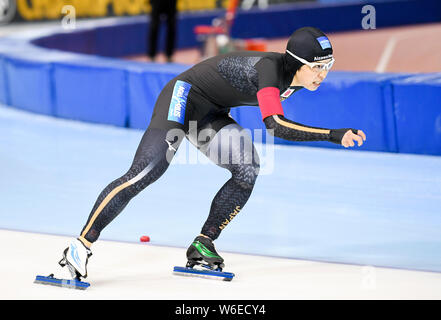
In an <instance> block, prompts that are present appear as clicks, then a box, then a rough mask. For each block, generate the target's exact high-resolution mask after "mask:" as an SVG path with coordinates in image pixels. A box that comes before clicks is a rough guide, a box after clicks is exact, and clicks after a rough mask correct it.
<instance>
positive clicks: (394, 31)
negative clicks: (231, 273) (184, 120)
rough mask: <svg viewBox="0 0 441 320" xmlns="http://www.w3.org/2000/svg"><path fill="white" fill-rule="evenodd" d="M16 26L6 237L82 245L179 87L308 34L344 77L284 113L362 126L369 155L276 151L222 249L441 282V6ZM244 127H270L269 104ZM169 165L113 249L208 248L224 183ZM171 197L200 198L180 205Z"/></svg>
mask: <svg viewBox="0 0 441 320" xmlns="http://www.w3.org/2000/svg"><path fill="white" fill-rule="evenodd" d="M0 23H1V25H0V104H1V105H2V106H1V108H0V177H1V179H0V180H1V181H0V194H1V195H2V196H1V197H2V199H3V200H4V201H3V206H2V208H1V209H0V228H4V229H14V230H26V231H36V232H46V233H55V234H63V235H76V234H77V233H78V232H79V231H80V230H81V228H82V226H83V223H84V222H85V221H86V219H87V217H88V214H89V210H90V209H91V206H92V204H93V203H94V201H95V199H96V196H97V195H98V193H99V192H100V191H101V190H102V188H103V187H104V186H105V185H107V183H109V182H110V181H112V180H113V179H115V178H116V177H118V176H119V175H120V174H122V172H123V171H124V170H126V169H127V168H128V166H129V163H130V161H131V159H132V156H133V154H134V150H135V149H136V146H137V144H138V142H139V139H140V137H141V135H142V133H143V130H145V129H146V128H147V126H148V124H149V120H150V117H151V114H152V110H153V107H154V104H155V101H156V98H157V97H158V95H159V93H160V91H161V89H162V88H163V87H164V86H165V84H166V83H167V82H168V81H169V80H171V79H172V78H174V77H175V76H176V75H178V74H179V73H181V72H183V71H184V70H187V69H188V68H190V67H191V66H192V65H193V64H195V63H197V62H199V61H201V60H203V59H206V58H207V57H210V56H213V55H216V54H220V53H225V52H231V51H237V50H257V51H275V52H284V50H285V45H286V41H287V39H288V37H289V36H290V34H291V33H292V32H293V31H294V30H296V29H297V28H300V27H304V26H314V27H318V28H320V29H322V30H323V31H324V32H325V33H327V35H328V36H329V39H330V41H331V43H332V45H333V49H334V56H335V59H336V63H335V65H334V67H333V69H332V70H331V72H330V73H329V75H328V78H327V79H326V81H325V82H324V83H323V84H322V86H321V87H320V89H319V90H318V91H316V92H308V91H307V90H302V91H301V92H299V93H296V94H295V95H294V96H293V97H292V98H290V99H287V100H285V101H283V102H282V104H283V106H284V110H285V116H286V117H287V118H289V119H292V120H294V121H296V122H300V123H303V124H306V125H309V126H316V127H325V128H347V127H352V128H357V129H362V130H363V131H364V132H365V133H366V134H367V141H366V142H365V143H364V144H363V146H362V147H360V148H357V147H356V148H353V149H350V150H349V149H348V150H345V149H344V148H342V147H341V146H337V145H334V144H331V143H327V142H288V141H283V140H281V139H277V138H276V139H275V144H276V147H277V148H276V152H275V154H276V158H275V160H274V172H273V174H269V175H267V176H264V177H262V178H260V179H261V181H260V182H259V183H258V186H257V187H256V190H255V191H254V196H253V197H252V198H251V200H250V201H249V204H247V207H246V208H245V209H244V210H243V211H242V212H241V214H240V215H238V217H236V218H235V222H234V223H232V224H231V225H229V226H228V229H226V230H225V231H224V233H225V235H224V234H223V237H222V238H221V239H219V245H218V246H220V247H221V248H222V249H224V250H230V251H235V252H244V253H257V254H264V255H272V256H281V257H288V258H302V259H312V260H322V261H333V262H343V263H356V264H370V265H380V266H391V267H398V268H411V269H419V270H430V271H437V272H439V271H441V250H440V249H441V246H440V245H441V235H440V231H439V230H441V216H440V214H439V213H440V212H439V208H440V207H441V206H440V205H441V158H440V157H439V156H440V155H441V104H440V102H439V98H440V97H441V55H440V54H439V52H440V50H441V42H440V41H439V37H440V36H441V2H440V1H438V0H372V1H357V0H311V1H293V0H291V1H288V0H266V1H264V0H254V1H252V0H243V1H235V0H177V1H165V0H161V1H152V2H150V1H149V0H70V1H69V0H52V1H51V0H0ZM169 31H170V32H169ZM231 116H232V117H234V118H235V119H236V120H237V121H238V122H239V124H241V125H242V126H243V127H245V128H248V129H250V130H254V129H262V130H264V125H263V123H262V121H261V117H260V112H259V110H258V108H255V107H240V108H234V109H232V110H231ZM263 142H264V143H265V142H266V136H264V140H263ZM181 148H182V147H181ZM180 150H181V149H180ZM171 167H172V168H170V169H169V171H170V172H167V177H166V178H163V179H161V180H160V181H158V182H157V183H155V184H154V185H152V186H151V187H149V188H150V189H149V190H147V191H146V192H145V193H143V195H141V196H139V197H137V199H136V201H134V202H133V203H131V204H130V206H128V207H127V209H126V210H127V211H129V212H130V213H127V214H126V213H123V214H121V215H120V216H119V217H118V219H117V221H116V222H115V223H113V224H111V225H110V226H109V227H108V228H106V230H105V232H103V235H102V236H103V238H104V239H112V240H122V241H138V235H141V234H144V233H145V232H146V230H148V231H147V232H148V234H149V235H150V236H151V239H152V243H156V244H160V245H173V246H182V247H185V246H186V245H187V243H188V242H189V241H191V240H192V238H193V236H194V234H197V233H198V232H199V228H200V226H201V225H202V222H203V221H204V220H205V217H206V213H207V212H208V208H209V204H210V201H211V200H210V199H211V197H212V196H213V195H214V194H215V193H216V192H217V190H218V189H219V187H220V186H221V185H222V183H223V181H225V179H226V173H224V172H223V171H222V172H221V171H216V170H218V169H216V168H213V167H211V166H208V167H207V166H205V167H204V166H190V165H188V166H187V167H186V168H185V170H184V168H183V167H182V166H181V167H179V165H177V166H171ZM202 167H203V168H202ZM189 180H191V181H192V183H193V184H192V185H191V186H190V185H188V183H189ZM171 188H177V189H176V190H191V191H187V192H182V191H181V192H177V194H174V193H173V194H174V195H173V197H174V198H173V199H174V201H168V200H164V197H165V196H164V194H167V195H168V194H170V192H171V191H170V189H171ZM281 189H283V190H281ZM199 190H201V191H204V192H206V193H207V194H206V195H204V196H203V197H202V198H203V199H205V200H204V201H199V200H198V199H200V198H199V197H196V195H197V194H199ZM193 196H194V197H195V198H192V197H193ZM202 202H203V203H202ZM183 211H184V212H185V214H184V213H182V212H183ZM158 212H160V213H161V214H158ZM154 213H155V214H154ZM164 217H165V218H166V219H169V220H170V221H174V222H175V223H174V225H175V226H180V227H179V228H178V227H170V226H167V224H166V223H164V220H163V219H164ZM236 220H237V221H236ZM238 240H240V241H238Z"/></svg>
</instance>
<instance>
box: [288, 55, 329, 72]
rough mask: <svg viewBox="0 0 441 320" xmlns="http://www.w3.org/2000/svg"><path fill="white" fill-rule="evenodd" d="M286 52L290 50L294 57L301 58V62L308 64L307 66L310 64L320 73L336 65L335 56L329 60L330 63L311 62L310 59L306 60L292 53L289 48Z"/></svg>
mask: <svg viewBox="0 0 441 320" xmlns="http://www.w3.org/2000/svg"><path fill="white" fill-rule="evenodd" d="M286 52H288V53H289V54H290V55H291V56H293V57H294V58H296V59H297V60H299V61H300V62H301V63H303V64H306V65H307V66H309V67H310V68H311V69H312V70H314V71H315V72H317V73H320V72H322V71H324V70H326V71H329V70H330V69H331V68H332V66H333V65H334V62H335V59H334V58H331V61H329V62H328V63H323V62H309V61H306V60H305V59H302V58H300V57H297V56H296V55H295V54H294V53H292V52H291V51H289V50H286Z"/></svg>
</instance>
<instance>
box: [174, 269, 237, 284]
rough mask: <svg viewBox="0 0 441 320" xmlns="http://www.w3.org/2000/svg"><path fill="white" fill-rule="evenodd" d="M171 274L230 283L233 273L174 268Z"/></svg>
mask: <svg viewBox="0 0 441 320" xmlns="http://www.w3.org/2000/svg"><path fill="white" fill-rule="evenodd" d="M173 273H174V274H175V275H181V276H195V277H198V276H199V277H203V278H212V279H219V280H223V281H231V280H233V278H234V273H231V272H222V271H215V270H199V269H194V268H189V267H174V268H173Z"/></svg>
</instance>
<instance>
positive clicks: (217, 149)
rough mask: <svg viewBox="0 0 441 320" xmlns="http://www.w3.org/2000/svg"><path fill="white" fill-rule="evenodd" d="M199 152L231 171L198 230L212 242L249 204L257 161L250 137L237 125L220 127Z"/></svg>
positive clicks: (257, 168)
mask: <svg viewBox="0 0 441 320" xmlns="http://www.w3.org/2000/svg"><path fill="white" fill-rule="evenodd" d="M201 150H202V151H203V152H204V153H205V154H206V155H207V156H208V157H209V158H210V159H211V160H212V161H213V162H214V163H216V164H217V165H219V166H221V167H222V168H225V169H227V170H229V171H230V172H231V178H230V179H229V180H228V181H227V182H226V183H225V184H224V185H223V186H222V188H221V189H220V190H219V191H218V193H217V194H216V196H215V197H214V199H213V201H212V204H211V208H210V214H209V215H208V218H207V220H206V222H205V224H204V226H203V227H202V230H201V234H203V235H205V236H208V237H209V238H211V239H212V240H215V239H217V238H218V237H219V235H220V233H221V231H222V230H223V229H224V228H225V227H226V226H227V225H228V223H230V222H231V220H232V219H233V218H234V217H235V216H236V215H237V214H238V213H239V212H240V211H241V210H242V209H243V207H244V205H245V204H246V202H247V201H248V199H249V197H250V195H251V192H252V190H253V188H254V183H255V182H256V179H257V176H258V174H259V168H260V165H259V158H258V155H257V151H256V150H255V148H254V145H253V143H252V140H251V137H250V136H249V135H248V133H247V132H246V131H245V130H244V129H243V128H242V127H241V126H239V125H238V124H230V125H227V126H225V127H224V128H222V129H221V130H220V131H219V132H218V133H217V134H216V135H215V136H214V138H213V140H212V141H211V143H210V144H209V145H208V146H207V148H201Z"/></svg>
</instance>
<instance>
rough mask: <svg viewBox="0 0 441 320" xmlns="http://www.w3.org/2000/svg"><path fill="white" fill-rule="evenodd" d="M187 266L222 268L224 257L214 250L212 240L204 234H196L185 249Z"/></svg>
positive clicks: (219, 269)
mask: <svg viewBox="0 0 441 320" xmlns="http://www.w3.org/2000/svg"><path fill="white" fill-rule="evenodd" d="M187 259H188V262H187V267H189V268H192V267H194V266H195V265H202V266H204V267H206V268H209V269H211V270H216V271H222V269H223V268H224V266H225V265H224V263H223V262H224V259H223V258H222V257H221V256H220V255H219V254H218V253H217V252H216V248H215V247H214V244H213V241H212V240H211V239H210V238H208V237H204V236H197V237H196V238H195V239H194V241H193V243H192V244H191V245H190V247H189V248H188V250H187Z"/></svg>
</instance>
